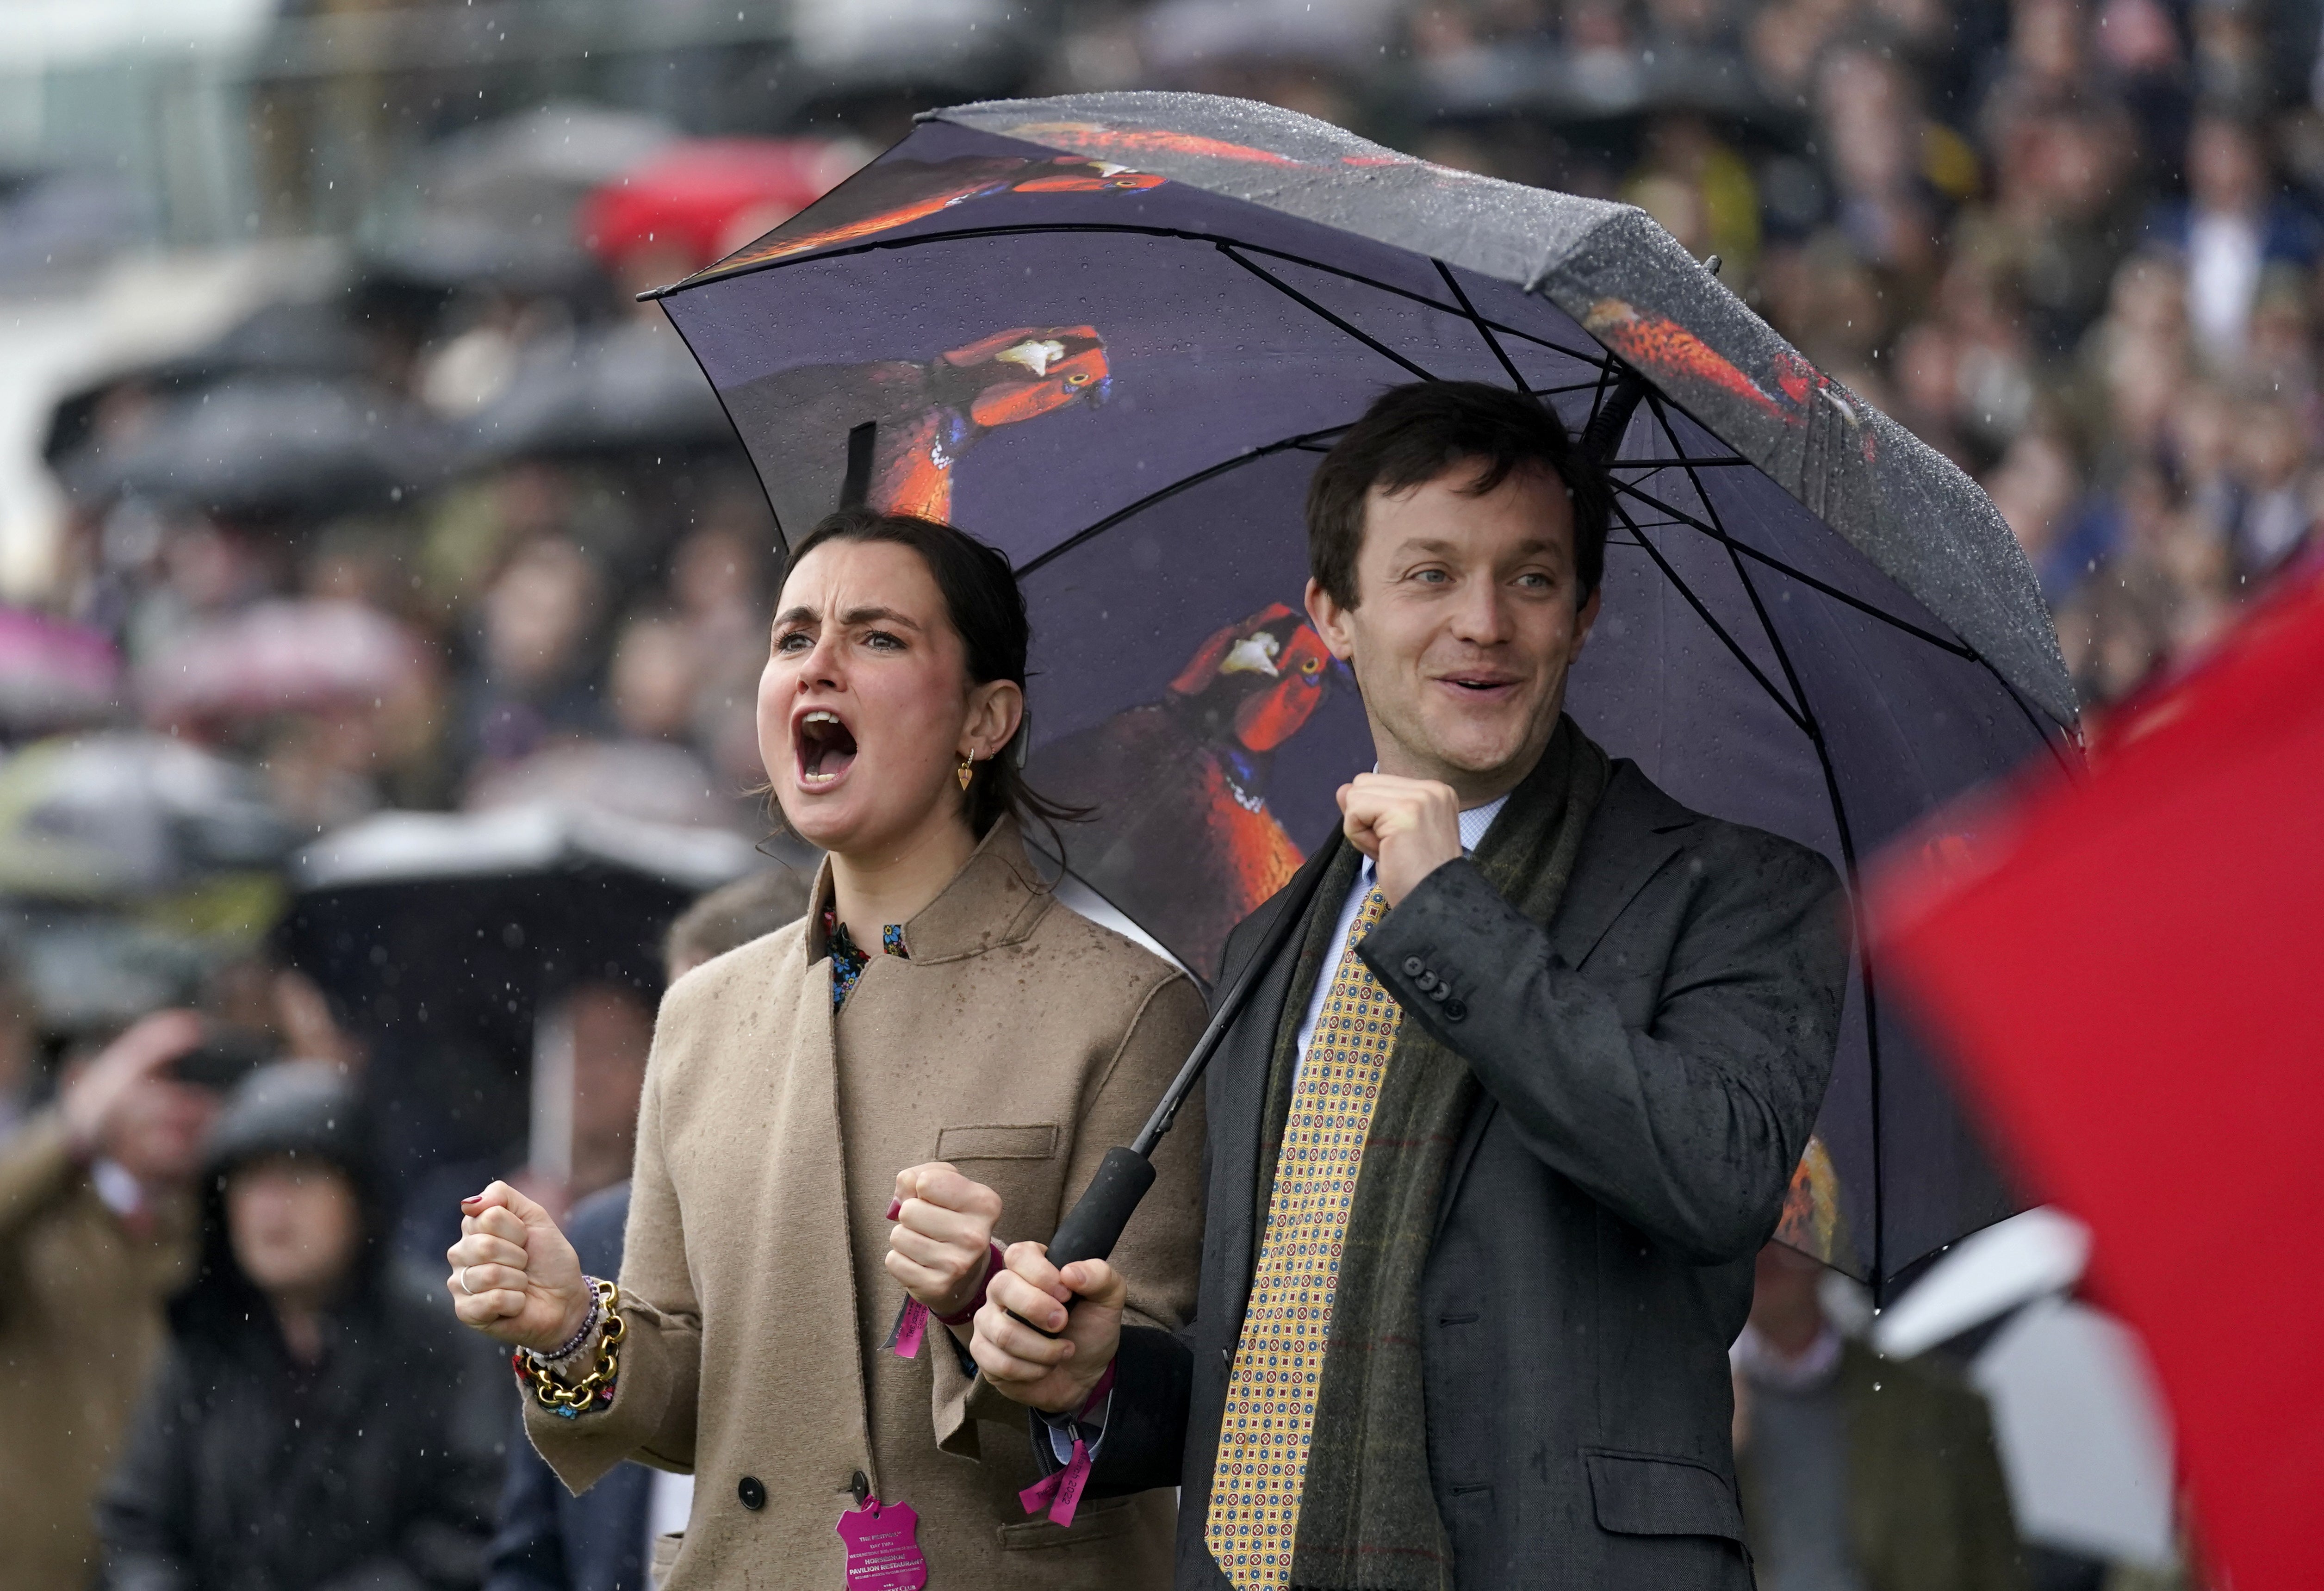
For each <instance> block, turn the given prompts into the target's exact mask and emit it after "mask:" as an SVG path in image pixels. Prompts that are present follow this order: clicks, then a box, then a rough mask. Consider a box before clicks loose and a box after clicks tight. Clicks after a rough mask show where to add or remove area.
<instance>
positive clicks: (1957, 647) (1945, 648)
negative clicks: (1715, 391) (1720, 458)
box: [1613, 458, 1989, 666]
mask: <svg viewBox="0 0 2324 1591" xmlns="http://www.w3.org/2000/svg"><path fill="white" fill-rule="evenodd" d="M1665 462H1666V463H1670V464H1675V465H1683V466H1685V467H1687V468H1688V470H1689V473H1690V474H1691V473H1692V467H1693V466H1692V460H1688V459H1675V458H1674V459H1668V460H1665ZM1613 486H1614V490H1615V491H1616V492H1618V493H1620V494H1622V495H1626V496H1630V497H1636V498H1637V500H1638V501H1639V502H1641V503H1644V504H1646V505H1647V506H1649V507H1651V508H1653V509H1655V510H1656V511H1658V512H1660V513H1667V514H1669V515H1670V516H1671V518H1672V519H1673V520H1674V521H1676V522H1677V523H1680V524H1683V525H1685V526H1687V527H1688V528H1689V529H1690V530H1693V531H1697V532H1701V534H1703V535H1706V536H1709V537H1710V538H1711V540H1712V541H1720V542H1723V543H1725V544H1727V545H1729V547H1731V548H1732V549H1733V550H1735V551H1737V552H1739V553H1741V554H1742V555H1743V556H1744V557H1746V558H1748V559H1750V560H1753V561H1755V562H1757V563H1763V564H1766V566H1767V567H1768V568H1769V569H1775V570H1776V571H1777V572H1778V573H1781V574H1784V575H1787V576H1789V577H1790V578H1793V579H1794V580H1797V581H1798V582H1799V583H1800V584H1801V585H1803V586H1805V587H1809V588H1811V589H1812V590H1815V591H1821V593H1823V595H1825V596H1826V597H1831V599H1832V600H1833V601H1835V602H1843V603H1846V604H1847V605H1848V606H1850V607H1852V608H1855V609H1856V610H1858V612H1859V613H1863V614H1867V615H1870V616H1871V617H1873V618H1876V619H1878V620H1880V621H1881V622H1882V623H1884V624H1892V625H1894V626H1895V628H1897V629H1899V630H1902V631H1904V634H1907V635H1910V636H1912V637H1913V638H1914V639H1915V640H1917V641H1925V642H1927V643H1929V644H1930V645H1931V646H1933V647H1935V648H1936V649H1937V650H1938V651H1940V652H1950V653H1951V654H1952V655H1953V656H1955V657H1958V658H1967V659H1969V660H1970V661H1976V662H1983V661H1985V660H1984V659H1982V658H1980V657H1978V654H1977V652H1976V651H1975V650H1974V649H1973V648H1971V647H1969V646H1966V645H1964V644H1962V643H1960V642H1959V641H1950V640H1948V639H1946V638H1945V637H1944V636H1942V635H1940V634H1936V633H1935V632H1934V631H1932V630H1923V628H1921V626H1920V625H1918V624H1914V623H1913V622H1912V621H1911V620H1909V619H1900V618H1898V617H1897V616H1896V615H1895V614H1892V613H1890V612H1888V611H1887V610H1886V608H1883V607H1879V606H1876V605H1875V604H1872V603H1869V602H1867V601H1865V600H1864V598H1862V597H1856V596H1852V595H1850V594H1849V593H1848V592H1846V591H1843V590H1841V589H1840V587H1837V586H1834V585H1831V584H1830V583H1828V582H1826V581H1823V580H1819V579H1817V578H1815V577H1814V576H1813V575H1811V574H1809V573H1807V572H1806V571H1805V570H1803V569H1794V568H1793V567H1792V566H1791V565H1790V564H1788V563H1785V562H1784V560H1782V559H1780V558H1777V557H1775V555H1774V554H1772V553H1766V552H1762V551H1760V550H1758V549H1757V547H1753V546H1751V545H1749V544H1748V543H1747V542H1742V541H1735V540H1734V539H1733V538H1732V537H1730V536H1729V535H1728V533H1727V532H1726V531H1725V530H1724V529H1722V528H1720V527H1717V526H1715V525H1711V524H1705V523H1703V522H1702V521H1701V520H1699V519H1697V518H1695V517H1694V515H1692V514H1691V513H1687V512H1686V511H1685V510H1684V509H1683V508H1679V507H1675V506H1674V505H1673V504H1668V503H1665V502H1664V501H1663V500H1662V499H1661V498H1659V497H1657V496H1655V495H1654V494H1653V493H1651V492H1647V491H1644V490H1642V489H1640V488H1639V487H1637V486H1633V485H1631V484H1630V483H1629V482H1628V481H1616V482H1614V483H1613ZM1694 489H1695V495H1697V496H1700V497H1701V498H1702V504H1703V506H1704V508H1705V509H1707V510H1710V512H1711V513H1713V514H1716V513H1717V512H1718V511H1717V510H1716V509H1711V499H1710V497H1709V496H1708V495H1704V494H1703V490H1702V483H1701V481H1697V482H1695V486H1694ZM1988 666H1989V665H1988Z"/></svg>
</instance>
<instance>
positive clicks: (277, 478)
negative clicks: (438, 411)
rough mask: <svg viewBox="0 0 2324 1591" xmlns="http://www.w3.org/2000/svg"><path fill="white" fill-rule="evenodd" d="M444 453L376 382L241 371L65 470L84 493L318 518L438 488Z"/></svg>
mask: <svg viewBox="0 0 2324 1591" xmlns="http://www.w3.org/2000/svg"><path fill="white" fill-rule="evenodd" d="M448 457H449V453H448V449H447V444H446V441H445V438H444V435H443V433H442V431H441V430H439V429H438V427H437V426H435V425H434V423H433V422H431V421H429V420H428V419H426V418H425V417H424V416H422V415H420V414H419V413H418V412H415V411H413V410H412V409H410V407H409V406H408V405H406V404H404V403H403V402H401V401H400V400H398V399H396V398H393V397H392V396H390V395H389V394H387V393H383V392H381V391H380V390H378V389H377V388H375V387H372V386H369V385H366V384H360V383H356V382H347V381H322V380H315V379H275V378H267V377H259V376H243V377H238V378H235V379H231V380H226V381H222V382H219V383H217V384H215V385H212V386H208V387H205V388H203V389H202V390H200V391H198V392H195V393H188V394H187V395H185V396H183V397H180V398H178V399H175V400H173V401H172V402H169V403H168V404H166V405H164V406H163V407H162V409H161V412H159V413H157V414H155V415H154V416H152V418H151V419H150V420H146V421H143V422H142V423H141V424H139V425H138V427H137V428H136V429H135V430H134V431H132V432H131V433H130V434H129V435H128V436H126V437H125V438H124V439H121V440H120V441H118V442H113V443H94V444H91V445H89V446H88V447H85V448H83V449H80V450H79V451H78V452H77V453H75V454H74V455H72V457H70V458H67V459H66V460H65V461H64V462H63V463H62V465H61V466H60V469H59V473H60V475H61V476H63V477H64V481H65V484H66V486H68V487H69V489H70V490H71V491H72V492H74V493H75V494H76V495H80V496H84V497H89V498H107V497H114V496H134V497H141V498H145V499H148V500H150V501H155V502H163V503H171V504H179V505H182V506H185V507H189V508H195V509H200V510H203V511H206V512H208V513H220V514H225V515H227V516H230V517H237V518H239V517H265V518H273V517H288V518H322V517H327V516H329V515H331V514H335V513H350V512H355V511H359V510H363V509H374V510H384V509H387V508H389V507H391V506H392V505H393V504H398V503H401V502H402V501H403V500H404V499H405V498H407V497H409V496H410V495H413V494H414V493H417V492H420V491H423V490H425V489H427V488H428V487H429V486H435V485H437V484H438V483H439V482H440V481H441V480H442V479H443V476H444V469H445V465H446V462H447V458H448Z"/></svg>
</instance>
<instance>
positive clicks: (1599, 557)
mask: <svg viewBox="0 0 2324 1591" xmlns="http://www.w3.org/2000/svg"><path fill="white" fill-rule="evenodd" d="M1471 466H1473V467H1474V468H1475V470H1476V475H1475V478H1474V479H1472V480H1471V481H1470V482H1469V483H1468V484H1467V485H1466V486H1463V487H1462V490H1463V491H1464V492H1466V493H1467V494H1468V495H1471V496H1473V497H1481V496H1483V495H1485V494H1486V493H1488V492H1489V491H1492V490H1493V489H1494V488H1495V487H1497V486H1499V485H1500V484H1501V483H1502V482H1503V481H1505V480H1507V479H1508V477H1509V476H1510V475H1511V474H1512V473H1513V472H1514V471H1517V470H1519V469H1526V468H1535V467H1538V468H1542V469H1546V470H1549V471H1550V472H1551V473H1553V474H1554V475H1555V476H1557V478H1558V479H1559V480H1561V481H1563V482H1564V483H1565V490H1566V495H1567V496H1568V497H1569V498H1571V499H1572V504H1573V572H1574V576H1575V578H1576V579H1577V580H1578V581H1579V587H1578V589H1577V590H1576V592H1575V594H1574V598H1573V600H1574V603H1575V605H1576V606H1580V605H1581V604H1582V603H1584V602H1587V601H1589V600H1590V593H1591V592H1592V591H1595V590H1596V589H1597V588H1598V582H1599V579H1600V577H1602V576H1603V575H1604V574H1605V572H1606V522H1607V520H1608V518H1609V517H1610V514H1611V512H1612V500H1613V494H1612V490H1611V488H1609V486H1607V484H1606V472H1605V471H1604V470H1603V469H1601V468H1600V467H1599V466H1598V465H1597V464H1596V463H1594V462H1593V461H1591V459H1590V458H1587V457H1586V456H1585V455H1584V454H1583V453H1582V449H1581V448H1580V447H1579V446H1578V445H1577V444H1576V443H1575V442H1574V440H1573V439H1572V437H1570V436H1568V435H1567V434H1566V431H1565V426H1564V424H1563V421H1560V420H1559V419H1558V418H1557V415H1556V414H1555V413H1554V412H1553V411H1552V410H1551V409H1550V408H1549V407H1548V406H1547V405H1546V404H1545V403H1541V402H1537V401H1535V399H1533V398H1530V397H1528V396H1526V394H1525V393H1520V392H1516V391H1514V390H1512V389H1510V388H1508V387H1499V386H1493V385H1490V384H1487V383H1485V382H1481V381H1416V382H1414V383H1412V384H1409V385H1407V386H1399V387H1390V388H1389V389H1388V391H1386V392H1384V393H1381V394H1380V395H1379V398H1377V399H1376V400H1374V402H1373V403H1372V406H1371V407H1370V408H1369V409H1367V410H1365V411H1364V417H1363V418H1362V419H1361V420H1359V421H1356V423H1355V424H1354V425H1352V426H1351V427H1349V428H1348V430H1347V432H1346V433H1345V434H1344V435H1342V437H1341V438H1340V439H1339V440H1338V441H1337V442H1334V443H1333V445H1332V450H1331V451H1330V452H1329V453H1327V454H1325V455H1324V456H1323V463H1321V464H1319V465H1317V466H1316V467H1315V475H1314V479H1313V480H1311V481H1309V482H1308V484H1307V572H1308V573H1309V574H1311V575H1313V576H1314V578H1315V583H1316V584H1317V585H1319V586H1321V587H1323V589H1324V590H1325V591H1327V592H1329V593H1330V594H1331V597H1332V600H1333V601H1334V602H1336V603H1338V604H1339V605H1340V606H1342V607H1353V606H1356V555H1357V553H1358V552H1359V551H1360V550H1362V548H1363V544H1364V499H1365V498H1366V497H1367V496H1368V495H1369V494H1370V492H1371V489H1372V488H1373V487H1374V486H1379V487H1381V488H1382V489H1384V490H1386V491H1388V492H1402V491H1407V490H1409V489H1411V488H1412V487H1414V486H1420V485H1422V484H1423V483H1425V482H1427V481H1433V480H1434V479H1436V478H1437V477H1438V476H1442V475H1443V474H1444V473H1445V472H1446V471H1448V470H1451V469H1452V468H1454V467H1471Z"/></svg>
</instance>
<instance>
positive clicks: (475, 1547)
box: [97, 1061, 503, 1591]
mask: <svg viewBox="0 0 2324 1591" xmlns="http://www.w3.org/2000/svg"><path fill="white" fill-rule="evenodd" d="M204 1170H205V1172H206V1176H207V1182H206V1186H205V1188H204V1191H203V1199H202V1235H201V1267H200V1272H199V1275H198V1277H197V1279H196V1280H195V1281H194V1282H193V1283H192V1285H190V1286H189V1287H188V1288H187V1289H186V1290H184V1291H183V1292H182V1293H180V1295H179V1296H178V1297H177V1298H176V1299H175V1300H172V1301H171V1307H170V1346H169V1350H168V1352H167V1353H166V1355H164V1356H163V1358H162V1361H161V1368H160V1370H159V1372H158V1374H156V1376H155V1378H154V1381H153V1383H152V1386H151V1388H150V1389H149V1391H148V1392H147V1394H146V1397H145V1401H144V1402H143V1406H142V1407H141V1408H140V1410H139V1411H138V1414H137V1417H136V1421H135V1424H134V1428H133V1429H132V1432H131V1435H130V1438H129V1441H128V1443H127V1446H126V1450H125V1452H124V1457H123V1459H122V1462H121V1464H120V1466H119V1467H118V1468H116V1469H115V1472H114V1474H113V1475H112V1477H111V1478H110V1479H109V1480H108V1481H107V1482H106V1485H105V1489H104V1494H103V1495H102V1497H101V1498H100V1499H99V1502H98V1505H97V1519H98V1532H99V1535H100V1536H101V1538H102V1540H103V1543H104V1554H105V1573H106V1586H108V1587H109V1588H110V1591H181V1588H184V1587H192V1586H282V1587H290V1586H300V1587H311V1588H312V1591H451V1588H454V1587H460V1586H475V1584H476V1583H477V1581H478V1580H479V1578H480V1577H481V1576H482V1573H483V1568H484V1545H485V1541H486V1522H487V1519H488V1517H489V1515H488V1511H489V1508H490V1506H491V1495H492V1484H493V1475H494V1473H495V1470H496V1465H495V1457H496V1452H495V1450H496V1448H498V1446H499V1443H500V1441H501V1440H502V1439H503V1429H502V1428H501V1426H500V1422H499V1421H498V1420H495V1419H493V1418H491V1417H490V1415H489V1412H482V1413H480V1412H479V1411H490V1410H491V1409H492V1408H493V1407H494V1401H493V1400H492V1399H490V1398H487V1397H484V1396H482V1395H479V1394H478V1393H477V1392H476V1388H477V1386H478V1378H479V1376H480V1375H481V1374H489V1373H491V1372H492V1371H493V1369H494V1368H495V1367H494V1366H493V1365H492V1364H491V1362H490V1361H488V1360H485V1359H484V1358H483V1357H482V1356H481V1355H477V1354H475V1353H474V1352H472V1351H471V1349H470V1347H469V1345H468V1344H467V1342H466V1340H465V1339H464V1338H462V1337H459V1336H458V1335H457V1328H456V1327H455V1326H454V1324H453V1321H452V1319H451V1317H450V1315H449V1314H448V1312H447V1311H446V1310H445V1309H443V1308H442V1306H441V1304H440V1303H438V1302H437V1301H435V1300H433V1299H431V1297H430V1296H429V1289H428V1287H427V1286H426V1285H425V1282H424V1281H422V1280H421V1279H419V1278H416V1277H413V1276H410V1275H406V1274H403V1273H401V1272H399V1271H398V1270H397V1269H396V1268H395V1267H394V1266H393V1265H392V1263H391V1262H390V1260H389V1258H388V1254H389V1250H388V1246H387V1244H386V1243H385V1241H384V1236H385V1234H384V1231H383V1224H382V1220H381V1210H380V1206H379V1199H378V1194H377V1190H376V1188H375V1185H374V1177H373V1174H372V1164H371V1157H370V1154H369V1152H368V1148H367V1145H366V1144H365V1142H364V1125H363V1121H362V1117H361V1111H360V1106H359V1105H358V1101H357V1098H356V1096H355V1092H354V1090H353V1089H352V1088H350V1087H348V1085H347V1083H346V1081H345V1080H344V1079H343V1078H340V1077H339V1076H338V1075H337V1071H336V1069H335V1068H328V1067H324V1066H318V1065H316V1064H314V1063H311V1062H297V1061H292V1062H285V1063H282V1064H279V1065H276V1066H272V1067H269V1068H265V1069H264V1070H262V1071H259V1072H257V1073H254V1074H253V1075H252V1076H251V1077H250V1078H248V1079H247V1080H246V1081H244V1084H243V1085H242V1086H241V1087H240V1088H238V1089H237V1090H236V1091H235V1095H234V1096H233V1098H232V1100H231V1102H230V1103H229V1105H228V1106H227V1108H226V1112H225V1113H224V1114H223V1115H221V1116H220V1117H219V1119H218V1122H217V1127H216V1129H215V1130H214V1131H213V1132H212V1133H211V1135H210V1138H209V1141H208V1147H207V1152H206V1154H205V1157H204ZM427 1280H429V1281H432V1278H431V1279H427Z"/></svg>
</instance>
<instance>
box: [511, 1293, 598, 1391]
mask: <svg viewBox="0 0 2324 1591" xmlns="http://www.w3.org/2000/svg"><path fill="white" fill-rule="evenodd" d="M581 1285H582V1286H583V1287H586V1288H587V1289H588V1290H589V1312H588V1313H587V1314H586V1315H584V1316H583V1317H581V1329H580V1330H578V1331H576V1332H575V1333H574V1334H573V1335H572V1336H571V1337H567V1338H566V1339H565V1340H564V1341H563V1342H562V1343H559V1344H558V1346H555V1347H553V1348H551V1349H549V1352H547V1353H545V1354H543V1353H539V1352H538V1351H536V1350H534V1349H531V1348H527V1349H526V1350H525V1352H526V1353H528V1354H531V1355H532V1363H533V1365H534V1367H535V1368H536V1369H547V1368H548V1367H549V1365H551V1364H556V1363H557V1362H558V1360H560V1359H570V1358H571V1357H572V1356H573V1355H576V1354H577V1353H579V1352H580V1351H581V1345H582V1344H583V1343H586V1342H587V1341H588V1340H589V1334H590V1333H591V1332H593V1331H595V1330H596V1329H597V1322H598V1321H600V1320H603V1319H604V1318H605V1300H604V1296H603V1295H602V1294H600V1293H599V1292H598V1289H599V1288H601V1287H604V1286H606V1285H607V1283H605V1282H603V1281H599V1280H598V1279H597V1278H596V1277H595V1276H584V1277H583V1278H582V1279H581Z"/></svg>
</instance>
